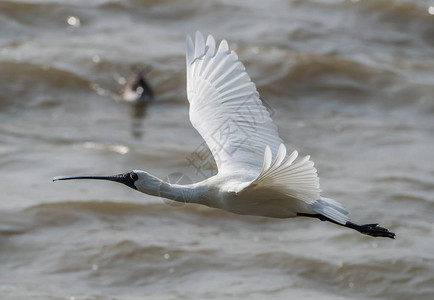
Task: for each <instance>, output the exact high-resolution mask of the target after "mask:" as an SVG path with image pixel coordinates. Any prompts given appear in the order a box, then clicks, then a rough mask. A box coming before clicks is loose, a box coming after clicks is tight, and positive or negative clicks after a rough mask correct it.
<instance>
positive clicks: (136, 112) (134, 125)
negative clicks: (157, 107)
mask: <svg viewBox="0 0 434 300" xmlns="http://www.w3.org/2000/svg"><path fill="white" fill-rule="evenodd" d="M146 106H147V103H146V102H136V103H134V104H132V105H131V113H130V115H131V135H132V136H133V137H134V138H136V139H141V138H142V136H143V132H144V130H143V128H142V126H143V119H144V118H145V117H146Z"/></svg>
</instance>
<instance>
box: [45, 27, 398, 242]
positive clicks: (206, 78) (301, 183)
mask: <svg viewBox="0 0 434 300" xmlns="http://www.w3.org/2000/svg"><path fill="white" fill-rule="evenodd" d="M186 58H187V96H188V100H189V102H190V120H191V123H192V124H193V126H194V128H196V130H197V131H198V132H199V133H200V134H201V135H202V137H203V139H204V140H205V142H206V143H207V145H208V147H209V149H210V150H211V152H212V154H213V156H214V159H215V161H216V163H217V167H218V173H217V175H215V176H213V177H210V178H208V179H206V180H204V181H202V182H198V183H194V184H189V185H178V184H170V183H167V182H164V181H162V180H161V179H159V178H157V177H154V176H152V175H151V174H149V173H147V172H145V171H140V170H134V171H131V172H128V173H124V174H119V175H114V176H72V177H63V176H60V177H55V178H53V181H55V180H69V179H100V180H110V181H115V182H120V183H123V184H126V185H127V186H129V187H131V188H133V189H136V190H138V191H140V192H142V193H146V194H149V195H153V196H160V197H165V198H168V199H172V200H175V201H182V202H191V203H199V204H204V205H207V206H210V207H214V208H220V209H224V210H227V211H230V212H233V213H237V214H242V215H256V216H265V217H273V218H291V217H297V216H303V217H312V218H317V219H320V220H322V221H329V222H332V223H334V224H337V225H341V226H345V227H348V228H352V229H355V230H357V231H359V232H361V233H363V234H367V235H371V236H376V237H388V238H394V237H395V234H394V233H393V232H390V231H389V230H387V229H385V228H383V227H379V226H378V225H377V224H366V225H357V224H354V223H352V222H350V221H349V218H348V216H347V215H348V212H347V211H346V210H345V208H344V207H343V205H342V204H340V203H339V202H337V201H335V200H332V199H329V198H324V197H321V196H320V187H319V177H318V175H317V171H316V169H315V168H314V164H313V162H312V161H310V157H309V156H305V157H303V158H301V159H299V160H296V158H297V156H298V153H297V151H293V152H292V153H291V154H290V155H287V153H286V148H285V146H284V145H283V142H282V139H281V138H280V137H279V135H278V133H277V128H276V126H275V125H274V124H273V122H272V120H271V117H270V114H269V112H268V111H267V110H266V109H265V107H264V106H263V104H262V102H261V100H260V98H259V94H258V92H257V91H256V86H255V84H254V83H253V82H251V80H250V77H249V75H248V74H247V73H246V72H245V68H244V66H243V64H242V63H241V62H240V61H239V60H238V57H237V55H236V54H235V52H233V51H229V47H228V44H227V42H226V41H225V40H223V41H222V42H221V43H220V45H219V46H218V48H217V49H216V44H215V40H214V38H213V37H212V36H211V35H209V36H208V38H207V40H206V42H205V40H204V37H203V36H202V34H201V33H200V32H196V36H195V43H193V41H192V39H191V38H190V37H187V50H186Z"/></svg>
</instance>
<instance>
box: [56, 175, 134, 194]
mask: <svg viewBox="0 0 434 300" xmlns="http://www.w3.org/2000/svg"><path fill="white" fill-rule="evenodd" d="M72 179H97V180H109V181H114V182H119V183H123V184H125V185H127V186H129V187H130V188H132V189H135V190H137V187H136V186H135V185H134V182H136V181H137V179H139V176H138V175H137V174H136V173H135V172H134V171H131V172H127V173H123V174H118V175H112V176H88V175H84V176H58V177H54V178H53V181H57V180H72Z"/></svg>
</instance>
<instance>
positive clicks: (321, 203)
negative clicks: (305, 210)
mask: <svg viewBox="0 0 434 300" xmlns="http://www.w3.org/2000/svg"><path fill="white" fill-rule="evenodd" d="M311 205H312V207H311V208H312V210H313V211H315V212H316V213H319V214H321V215H323V216H325V217H327V218H329V219H331V220H333V221H335V222H337V223H339V224H341V225H345V224H346V223H347V222H348V221H349V220H350V219H349V218H348V211H347V210H346V209H345V207H344V206H343V205H342V204H340V203H339V202H337V201H336V200H333V199H330V198H325V197H320V198H319V199H318V200H316V201H315V202H314V203H312V204H311Z"/></svg>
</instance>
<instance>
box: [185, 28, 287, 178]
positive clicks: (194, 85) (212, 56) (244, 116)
mask: <svg viewBox="0 0 434 300" xmlns="http://www.w3.org/2000/svg"><path fill="white" fill-rule="evenodd" d="M186 42H187V51H186V59H187V96H188V100H189V102H190V121H191V123H192V124H193V126H194V128H196V130H197V131H198V132H199V133H200V134H201V136H202V137H203V139H204V140H205V142H206V143H207V145H208V147H209V149H210V150H211V152H212V154H213V156H214V159H215V161H216V163H217V167H218V169H219V173H226V172H232V171H239V170H249V171H252V172H256V174H259V173H260V171H261V167H262V162H263V158H264V150H265V147H266V146H269V147H270V150H271V153H272V154H273V156H274V155H276V154H277V151H278V148H279V145H280V144H281V143H282V140H281V139H280V137H279V135H278V133H277V127H276V126H275V125H274V124H273V121H272V120H271V117H270V114H269V112H268V111H267V109H266V108H265V107H264V105H263V104H262V101H261V99H260V98H259V94H258V92H257V91H256V86H255V84H254V83H253V82H252V81H251V80H250V77H249V75H248V74H247V73H246V71H245V68H244V65H243V64H242V63H241V62H240V61H239V60H238V56H237V54H236V53H235V52H233V51H229V47H228V43H227V42H226V41H225V40H223V41H222V42H221V43H220V45H219V47H218V48H217V49H216V44H215V40H214V38H213V37H212V36H211V35H209V36H208V38H207V40H206V42H205V40H204V37H203V36H202V34H201V33H200V32H196V36H195V43H194V44H193V41H192V39H191V38H190V37H189V36H188V37H187V41H186Z"/></svg>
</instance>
